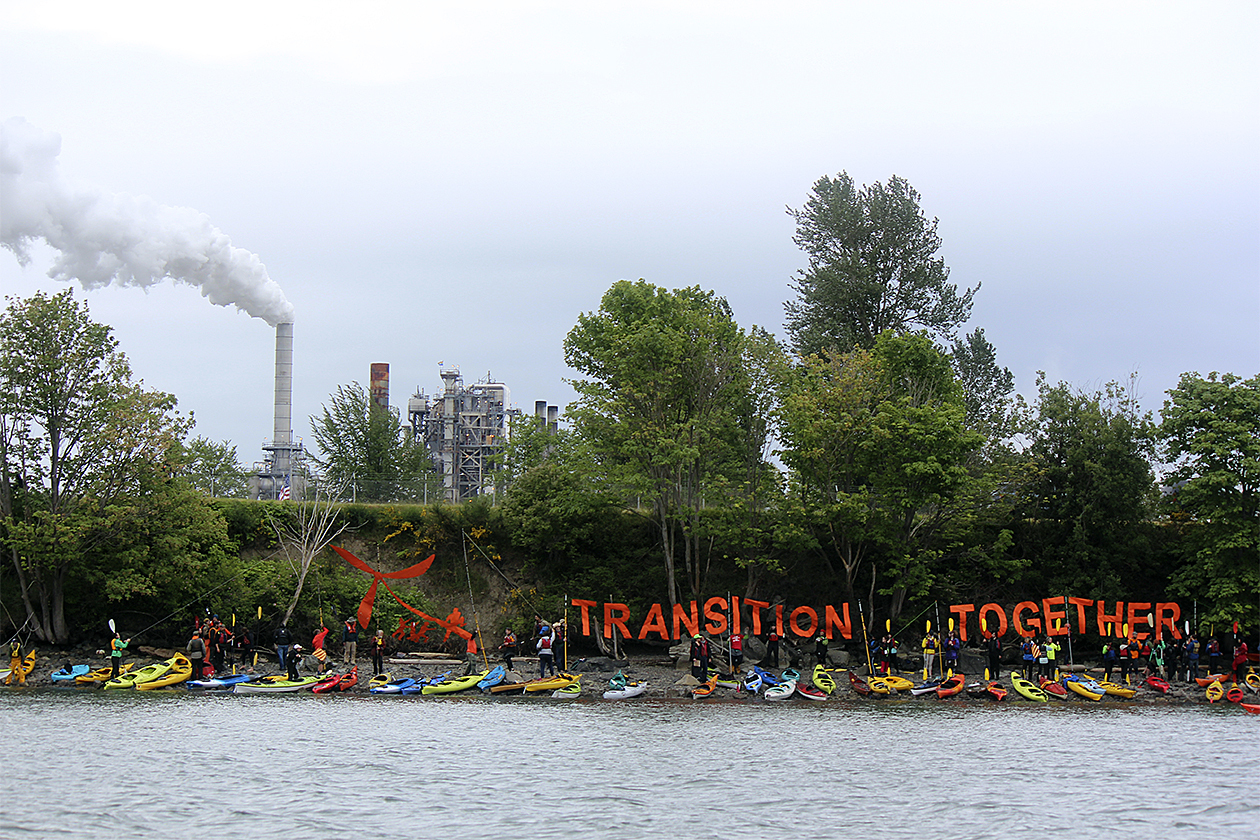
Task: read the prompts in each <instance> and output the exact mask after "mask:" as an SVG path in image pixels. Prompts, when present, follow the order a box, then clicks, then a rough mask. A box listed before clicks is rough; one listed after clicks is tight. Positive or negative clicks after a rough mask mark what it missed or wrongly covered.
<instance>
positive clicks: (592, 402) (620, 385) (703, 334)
mask: <svg viewBox="0 0 1260 840" xmlns="http://www.w3.org/2000/svg"><path fill="white" fill-rule="evenodd" d="M745 341H746V336H745V335H744V333H743V331H741V330H740V328H739V327H738V325H736V323H735V321H734V319H733V318H732V315H731V310H730V307H729V306H728V305H727V303H726V301H725V300H723V299H722V298H719V297H716V296H715V295H714V294H712V293H711V292H703V291H701V290H700V288H699V287H695V286H693V287H691V288H686V289H677V290H674V291H667V290H665V289H661V288H658V287H656V286H653V285H651V284H649V283H646V282H644V281H642V280H640V281H638V282H635V283H632V282H630V281H627V280H623V281H619V282H617V283H615V284H613V286H612V287H611V288H610V289H609V290H608V291H607V292H606V293H605V294H604V297H603V299H602V301H601V302H600V309H599V312H597V313H588V314H583V315H581V316H580V317H579V319H578V323H577V325H576V326H575V327H574V328H573V329H572V330H571V331H570V332H569V334H568V336H566V338H565V341H564V355H565V361H566V362H567V363H568V364H569V366H570V367H572V368H574V369H575V370H577V371H580V372H581V373H582V374H584V375H585V376H586V377H587V378H586V379H577V380H572V381H571V384H572V385H573V387H574V389H575V390H576V391H577V394H578V399H577V401H576V402H575V403H574V404H573V405H572V406H571V407H570V409H569V411H568V412H567V414H568V416H569V417H570V418H571V420H572V421H573V423H574V427H575V429H576V431H577V432H578V434H580V435H581V436H582V437H583V438H584V440H585V441H587V444H588V445H589V446H590V448H591V451H592V455H593V457H594V458H595V459H596V460H597V462H598V466H599V467H600V469H602V470H603V471H605V473H606V475H607V477H608V479H609V480H610V481H611V483H612V485H613V486H615V487H617V488H618V489H620V490H621V491H622V492H623V493H624V495H625V498H626V499H627V502H628V503H633V501H634V500H636V499H640V500H642V502H643V504H644V505H645V506H647V507H648V508H650V509H651V511H652V516H653V519H654V521H655V523H656V526H657V527H658V528H659V532H660V540H661V547H662V553H663V559H664V564H665V576H666V586H667V590H668V595H669V599H670V603H677V602H678V582H677V572H678V571H679V566H680V565H681V566H682V569H683V571H684V572H685V574H686V579H687V581H688V583H689V588H690V589H691V590H692V592H693V593H695V594H697V595H699V594H700V592H701V591H702V590H703V588H704V580H705V576H706V574H707V571H708V568H709V560H710V558H709V555H708V545H707V543H706V542H705V540H704V539H703V536H702V533H701V529H700V517H701V513H700V512H701V510H702V509H703V508H704V507H705V503H706V499H707V498H709V497H710V494H716V493H717V492H718V490H717V488H716V485H717V484H718V483H719V479H721V478H724V476H722V474H721V472H720V470H721V469H722V468H725V467H727V466H729V465H730V464H731V463H732V450H733V448H735V447H736V446H737V445H738V434H737V426H738V423H737V420H736V412H737V410H738V409H739V408H740V407H741V406H742V405H744V403H742V402H741V400H742V398H743V395H744V393H745V389H746V387H747V376H746V372H745V369H744V364H743V361H744V359H743V352H744V346H745ZM679 561H681V563H680V562H679Z"/></svg>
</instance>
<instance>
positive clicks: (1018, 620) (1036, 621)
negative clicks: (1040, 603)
mask: <svg viewBox="0 0 1260 840" xmlns="http://www.w3.org/2000/svg"><path fill="white" fill-rule="evenodd" d="M1029 611H1031V612H1036V611H1037V605H1036V604H1034V603H1033V602H1032V601H1020V602H1019V603H1018V604H1016V605H1015V609H1014V610H1012V611H1011V624H1013V625H1014V626H1015V632H1016V633H1018V634H1019V635H1021V636H1023V637H1025V638H1030V637H1032V636H1035V635H1037V632H1038V631H1039V630H1041V619H1040V618H1030V619H1028V625H1029V627H1031V628H1032V629H1031V630H1030V629H1028V627H1025V626H1024V613H1026V612H1029Z"/></svg>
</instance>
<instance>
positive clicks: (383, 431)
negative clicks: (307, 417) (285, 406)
mask: <svg viewBox="0 0 1260 840" xmlns="http://www.w3.org/2000/svg"><path fill="white" fill-rule="evenodd" d="M311 433H312V434H313V435H314V437H315V442H316V443H317V444H318V445H319V450H320V456H319V457H318V458H316V459H315V461H316V463H318V464H319V465H320V466H321V467H322V468H323V470H324V475H325V478H326V479H327V480H328V481H330V482H331V483H333V484H338V485H343V486H345V487H347V488H349V489H348V491H347V492H350V493H351V494H353V496H354V498H356V499H358V500H360V501H376V502H392V501H397V500H399V499H411V498H415V497H416V487H417V486H419V485H420V484H422V483H423V482H424V481H425V480H426V479H427V478H428V477H429V476H430V475H432V474H433V469H432V465H431V463H430V462H429V459H428V454H427V453H426V452H425V450H424V446H423V445H422V444H420V443H418V442H415V441H413V440H412V439H411V436H410V435H409V434H408V432H407V430H406V429H405V428H404V427H403V424H402V422H401V420H400V419H399V415H398V409H396V408H394V407H392V406H391V407H389V408H382V407H381V406H378V405H376V404H374V403H373V402H372V400H371V398H370V397H369V396H368V393H367V391H365V390H364V389H363V386H361V385H360V384H359V383H358V382H352V383H350V384H349V385H338V386H337V391H336V392H335V393H334V394H333V395H332V396H331V397H330V399H329V402H328V404H326V405H325V406H324V411H323V413H322V414H321V415H320V416H318V417H312V418H311Z"/></svg>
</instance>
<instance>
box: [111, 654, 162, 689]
mask: <svg viewBox="0 0 1260 840" xmlns="http://www.w3.org/2000/svg"><path fill="white" fill-rule="evenodd" d="M174 661H175V660H173V659H168V660H166V661H165V662H158V663H155V664H153V665H149V666H147V667H144V668H141V669H140V670H139V671H128V672H127V673H125V674H119V675H118V676H117V677H115V678H114V679H112V680H110V681H109V682H107V683H105V688H135V687H136V686H137V685H139V684H140V683H146V682H149V681H150V680H156V679H157V678H158V677H160V676H162V675H163V674H165V673H166V672H167V671H169V670H171V663H172V662H174Z"/></svg>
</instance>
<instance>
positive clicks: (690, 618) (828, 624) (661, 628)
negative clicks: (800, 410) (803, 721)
mask: <svg viewBox="0 0 1260 840" xmlns="http://www.w3.org/2000/svg"><path fill="white" fill-rule="evenodd" d="M336 550H337V551H338V553H341V554H342V555H343V556H347V555H348V557H349V558H352V559H347V561H346V562H348V563H350V564H351V565H353V566H355V567H356V568H359V569H362V570H363V571H366V572H367V573H368V574H370V575H372V576H373V581H372V586H371V588H370V589H369V590H368V594H367V596H365V597H364V603H363V604H361V605H360V608H359V609H360V622H361V623H362V622H363V621H364V616H365V615H366V616H369V617H370V615H371V604H372V596H373V595H375V593H376V584H377V583H381V582H383V583H385V587H386V588H387V589H388V588H389V583H388V581H389V580H394V579H398V578H404V577H415V576H417V575H421V574H424V572H425V570H427V569H428V567H429V564H430V563H432V562H433V558H432V557H430V558H429V559H428V560H426V561H424V562H423V563H418V564H416V565H415V566H411V567H409V568H406V569H403V570H402V571H399V572H391V573H389V574H382V573H378V572H376V571H374V570H372V569H371V567H369V566H368V565H367V564H366V563H364V562H363V561H362V560H359V559H358V558H357V557H354V555H352V554H350V553H349V552H346V551H344V550H343V549H336ZM390 594H391V595H394V593H393V591H392V590H391V591H390ZM394 598H395V600H398V602H399V603H400V604H402V605H403V606H404V607H406V608H407V609H409V610H411V611H412V612H414V613H415V614H416V615H419V616H421V617H422V618H425V619H427V620H430V621H432V622H434V623H435V624H437V625H439V626H441V627H445V628H447V632H448V635H449V634H450V633H457V634H458V635H460V636H463V637H464V638H467V637H468V631H467V630H465V629H463V624H464V618H463V616H462V615H460V614H459V612H458V611H455V612H453V613H452V614H451V615H450V616H447V618H446V620H445V621H440V620H438V619H434V618H431V617H430V616H426V615H425V614H424V613H422V612H420V611H419V610H416V609H414V608H412V607H410V606H408V605H407V604H405V603H404V602H403V601H401V600H399V599H398V596H397V595H394ZM741 601H742V603H741ZM572 604H573V606H575V607H577V608H579V609H580V610H581V614H582V635H584V636H589V635H590V634H591V632H592V630H591V616H590V611H591V609H592V608H595V607H598V606H599V604H598V603H597V602H595V601H585V600H581V599H578V598H574V599H573V601H572ZM1153 606H1154V608H1155V609H1154V611H1153V612H1151V607H1152V604H1148V603H1145V602H1142V601H1132V602H1128V603H1126V602H1124V601H1116V602H1115V605H1114V606H1113V607H1112V608H1111V612H1108V610H1107V604H1106V602H1105V601H1095V600H1093V599H1092V598H1073V597H1067V596H1063V595H1059V596H1056V597H1053V598H1043V599H1041V600H1040V601H1020V602H1019V603H1018V604H1016V605H1015V607H1014V608H1013V609H1012V610H1011V612H1010V614H1009V615H1008V614H1007V612H1006V610H1005V609H1004V608H1003V607H1002V606H1001V605H1000V604H996V603H989V604H985V605H984V606H982V607H980V609H979V610H978V611H977V609H976V605H975V604H951V605H950V607H949V612H950V614H951V616H952V619H951V620H956V622H957V624H956V629H957V631H958V635H959V638H960V639H961V640H962V641H964V642H965V641H967V640H968V637H969V636H970V635H971V634H970V633H969V632H968V629H969V628H968V627H967V625H968V624H969V623H970V619H971V618H972V616H975V618H976V620H977V621H978V622H979V623H980V626H981V629H982V630H984V631H985V632H986V633H996V634H997V636H998V637H1002V636H1005V635H1006V633H1007V631H1008V630H1013V631H1014V632H1015V633H1017V634H1019V635H1020V636H1024V637H1029V636H1036V635H1037V634H1039V633H1045V634H1047V635H1049V636H1068V635H1072V636H1082V635H1085V634H1086V633H1088V632H1089V628H1088V619H1089V618H1092V617H1095V616H1096V617H1097V622H1098V634H1099V635H1100V636H1104V637H1106V636H1114V637H1116V638H1120V637H1122V636H1123V635H1124V634H1123V632H1122V629H1121V628H1122V625H1124V624H1126V623H1127V625H1128V628H1129V633H1130V635H1132V636H1133V637H1134V638H1137V639H1145V638H1147V637H1148V636H1151V635H1154V636H1156V637H1157V638H1163V637H1164V634H1165V633H1167V634H1169V635H1171V637H1172V638H1174V639H1181V638H1182V632H1181V630H1180V629H1179V628H1178V626H1177V622H1178V620H1180V619H1181V617H1182V609H1181V606H1180V605H1179V604H1177V603H1176V602H1175V601H1160V602H1157V603H1155V604H1154V605H1153ZM603 607H604V630H603V632H604V638H606V639H611V638H612V634H613V629H614V628H616V629H617V630H620V631H621V635H622V638H625V639H633V638H638V639H639V640H645V639H647V638H648V637H649V636H659V637H660V638H661V640H662V641H667V642H668V641H671V640H677V639H685V638H690V637H691V636H693V635H695V634H696V633H708V634H709V635H711V636H722V635H725V634H726V633H728V632H733V633H739V632H741V626H742V622H741V613H740V610H741V608H744V607H747V609H748V614H749V617H750V618H751V625H752V626H751V627H748V628H745V629H746V630H747V631H748V632H749V633H750V635H753V636H760V635H762V634H763V633H769V632H771V630H773V631H774V632H775V633H778V634H779V636H780V637H782V636H784V635H785V632H784V630H785V628H786V632H787V633H790V634H791V635H792V636H795V637H797V638H802V639H804V638H811V637H813V636H814V635H815V634H816V633H822V634H823V635H825V636H826V637H827V638H828V639H835V638H844V639H848V640H852V639H853V620H852V618H851V617H850V615H849V605H848V604H847V603H846V604H844V605H843V606H842V607H841V609H839V610H837V609H836V608H835V607H834V606H832V605H831V604H824V605H823V606H822V607H821V608H817V607H811V606H798V607H795V608H793V607H790V606H785V605H783V604H781V603H780V604H775V605H774V606H773V609H774V616H773V619H771V617H770V616H769V615H767V614H766V613H765V611H766V610H769V609H771V605H770V604H768V603H767V602H765V601H758V600H755V599H753V598H743V599H741V598H738V597H735V596H731V597H730V598H729V600H728V599H727V598H726V597H723V596H718V595H715V596H713V597H710V598H706V599H705V600H704V601H703V602H699V601H687V602H685V603H681V604H674V605H672V607H671V606H667V605H664V604H650V605H649V606H648V611H647V615H646V616H644V619H643V624H642V625H641V626H640V627H639V633H638V636H637V637H636V636H633V635H632V634H631V632H630V630H629V627H628V626H627V624H628V622H629V620H630V608H629V607H628V606H627V605H625V604H621V603H605V604H604V605H603ZM666 610H668V611H669V613H670V615H669V617H668V618H667V617H666V615H665V613H666ZM1086 610H1090V612H1086ZM1148 613H1149V616H1148ZM763 619H764V620H763ZM1126 619H1127V622H1126ZM1139 625H1148V626H1147V627H1146V628H1145V629H1146V631H1147V632H1138V630H1137V628H1138V626H1139Z"/></svg>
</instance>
